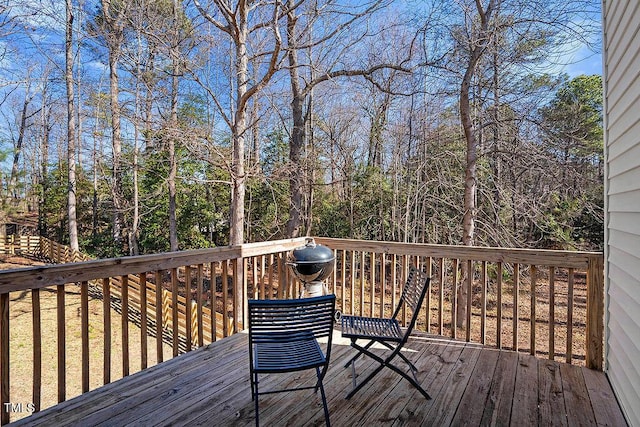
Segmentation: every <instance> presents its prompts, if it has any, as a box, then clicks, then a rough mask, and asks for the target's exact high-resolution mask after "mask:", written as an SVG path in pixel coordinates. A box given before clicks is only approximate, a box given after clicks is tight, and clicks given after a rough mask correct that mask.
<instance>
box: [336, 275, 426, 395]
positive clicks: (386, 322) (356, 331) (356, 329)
mask: <svg viewBox="0 0 640 427" xmlns="http://www.w3.org/2000/svg"><path fill="white" fill-rule="evenodd" d="M430 280H431V278H430V277H428V276H426V275H425V274H424V273H422V272H421V271H419V270H417V269H415V268H414V267H411V268H410V270H409V276H408V277H407V282H406V284H405V285H404V289H403V290H402V295H401V297H400V301H399V302H398V306H397V307H396V309H395V311H394V312H393V316H392V317H391V318H389V319H387V318H382V319H381V318H375V317H362V316H347V315H343V316H342V317H341V323H342V336H343V337H346V338H350V339H351V346H352V347H353V348H355V349H356V350H358V354H356V355H355V356H353V357H352V358H351V359H350V360H349V361H348V362H347V363H346V364H345V365H344V367H345V368H346V367H348V366H349V365H351V368H352V374H353V389H352V390H351V391H350V392H349V394H347V399H350V398H351V397H352V396H353V395H354V394H355V393H356V392H357V391H358V390H360V389H361V388H362V387H363V386H364V385H365V384H366V383H368V382H369V381H370V380H371V379H372V378H373V377H374V376H375V375H376V374H377V373H378V372H380V371H381V370H382V368H384V367H387V368H390V369H392V370H393V371H394V372H397V373H398V374H400V375H401V376H402V377H403V378H405V379H406V380H407V381H409V382H410V383H411V384H412V385H413V386H414V387H415V388H417V389H418V391H420V393H421V394H422V395H423V396H424V397H425V398H427V399H431V396H429V394H428V393H427V392H426V391H425V390H424V389H423V388H422V386H420V384H419V383H418V379H417V377H416V372H417V369H416V367H415V366H414V364H413V363H411V361H409V359H407V357H406V356H405V355H404V354H402V353H401V350H402V348H403V346H404V345H405V344H406V342H407V340H408V339H409V335H411V331H412V330H413V328H414V326H415V324H416V320H417V319H418V315H419V314H420V307H421V306H422V301H423V300H424V297H425V294H426V292H427V289H428V288H429V282H430ZM403 308H405V309H406V308H409V309H410V310H411V313H412V314H411V322H410V323H409V326H408V327H407V328H406V329H405V330H404V332H403V331H402V329H401V328H400V323H399V321H398V317H399V315H400V314H401V313H402V309H403ZM359 339H364V340H368V341H369V342H368V343H367V344H366V345H365V346H364V347H363V346H361V345H359V344H358V343H357V340H359ZM375 343H379V344H382V345H383V346H385V347H386V348H388V349H389V350H391V353H389V354H388V355H387V356H386V357H384V358H383V357H380V356H378V355H377V354H375V353H373V352H371V351H370V350H369V349H370V348H371V346H372V345H373V344H375ZM361 355H365V356H368V357H370V358H372V359H373V360H375V361H377V362H378V363H379V366H377V367H376V369H375V370H373V371H372V372H371V373H370V374H369V375H368V376H367V377H366V378H365V379H363V380H361V381H360V382H359V383H358V384H356V369H355V362H356V359H357V358H358V357H360V356H361ZM396 356H398V357H399V358H400V359H402V360H403V361H404V362H405V363H406V364H407V365H408V366H409V369H410V370H411V374H412V376H409V375H407V373H406V372H405V371H404V370H402V369H400V368H399V367H398V366H396V365H394V364H393V363H392V362H393V360H394V359H395V357H396Z"/></svg>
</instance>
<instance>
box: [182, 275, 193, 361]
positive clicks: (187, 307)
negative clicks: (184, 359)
mask: <svg viewBox="0 0 640 427" xmlns="http://www.w3.org/2000/svg"><path fill="white" fill-rule="evenodd" d="M184 299H185V302H184V327H185V333H186V335H187V342H186V344H187V349H186V350H187V352H189V351H191V343H192V342H193V331H192V330H191V266H190V265H187V266H185V268H184Z"/></svg>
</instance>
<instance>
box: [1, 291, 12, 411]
mask: <svg viewBox="0 0 640 427" xmlns="http://www.w3.org/2000/svg"><path fill="white" fill-rule="evenodd" d="M9 372H10V371H9V293H3V294H0V380H1V381H0V414H2V415H1V416H0V421H1V422H2V424H9V411H5V410H4V407H5V406H4V405H5V403H9V402H11V398H10V395H9V390H10V383H11V382H10V377H9Z"/></svg>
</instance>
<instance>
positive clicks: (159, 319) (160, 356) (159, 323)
mask: <svg viewBox="0 0 640 427" xmlns="http://www.w3.org/2000/svg"><path fill="white" fill-rule="evenodd" d="M155 285H156V358H157V360H158V363H161V362H162V361H163V360H164V352H163V348H162V335H163V331H164V326H163V321H164V314H163V310H162V294H163V292H162V290H163V279H162V270H158V271H156V283H155Z"/></svg>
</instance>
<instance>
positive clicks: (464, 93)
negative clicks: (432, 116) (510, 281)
mask: <svg viewBox="0 0 640 427" xmlns="http://www.w3.org/2000/svg"><path fill="white" fill-rule="evenodd" d="M494 7H495V0H490V1H489V4H488V5H487V9H486V10H484V9H483V8H482V4H481V3H480V1H479V0H478V1H476V8H477V13H478V17H479V19H480V28H479V29H478V33H477V34H475V35H472V39H471V41H470V42H471V43H470V45H471V51H470V52H469V61H468V63H467V68H466V69H465V73H464V76H463V78H462V83H461V85H460V121H461V122H462V129H463V130H464V136H465V139H466V141H467V155H466V167H465V178H464V217H463V219H462V244H464V245H465V246H473V244H474V237H475V219H476V211H477V191H478V189H477V184H478V183H477V179H478V176H477V161H478V140H477V137H476V129H475V128H474V126H473V119H472V117H471V102H470V96H469V92H470V88H471V82H472V80H473V77H474V75H475V72H476V67H477V65H478V62H479V61H480V58H481V57H482V55H483V53H484V52H485V49H486V46H487V44H488V43H489V41H490V39H491V35H490V34H489V31H488V26H489V20H490V19H491V14H492V12H493V8H494ZM463 265H466V264H465V263H463ZM469 274H473V272H471V271H463V274H462V280H461V282H460V283H459V284H456V286H458V289H457V292H458V305H457V310H456V325H457V326H458V327H464V325H465V323H466V317H467V298H470V297H471V296H469V295H467V286H465V285H464V283H465V278H466V276H467V275H469Z"/></svg>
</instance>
